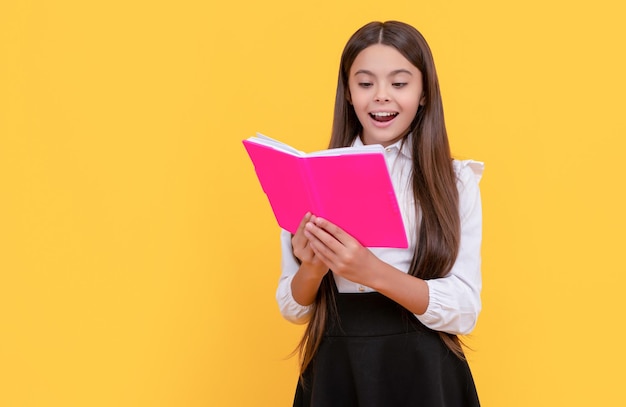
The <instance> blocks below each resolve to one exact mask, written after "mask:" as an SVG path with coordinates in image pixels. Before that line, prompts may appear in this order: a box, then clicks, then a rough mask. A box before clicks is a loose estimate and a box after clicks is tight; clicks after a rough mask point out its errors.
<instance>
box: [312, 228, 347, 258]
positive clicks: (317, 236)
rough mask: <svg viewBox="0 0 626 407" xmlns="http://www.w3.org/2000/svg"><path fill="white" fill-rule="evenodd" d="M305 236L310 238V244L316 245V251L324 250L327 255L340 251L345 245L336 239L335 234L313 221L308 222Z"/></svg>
mask: <svg viewBox="0 0 626 407" xmlns="http://www.w3.org/2000/svg"><path fill="white" fill-rule="evenodd" d="M305 236H306V237H307V239H309V244H310V245H311V246H312V247H314V248H315V250H316V251H318V252H319V251H322V252H324V254H325V256H326V257H329V256H331V255H332V254H335V253H338V252H339V251H340V250H341V249H342V247H343V245H342V244H341V242H339V241H338V240H337V239H335V237H334V236H333V235H331V234H330V233H328V232H327V231H326V230H324V229H322V228H320V227H319V226H317V225H316V224H315V223H313V222H309V223H307V225H306V227H305Z"/></svg>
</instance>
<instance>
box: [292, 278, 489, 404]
mask: <svg viewBox="0 0 626 407" xmlns="http://www.w3.org/2000/svg"><path fill="white" fill-rule="evenodd" d="M331 285H332V286H333V290H334V292H333V294H334V298H335V304H336V309H337V312H336V313H335V312H334V311H333V310H332V309H329V310H328V313H327V315H329V317H328V320H327V321H326V329H325V334H324V338H323V340H322V342H321V344H320V347H319V349H318V351H317V353H316V355H315V357H314V359H313V360H312V362H311V364H310V365H309V366H308V367H307V370H306V371H305V372H304V374H303V376H302V378H301V379H300V380H299V382H298V385H297V388H296V394H295V398H294V403H293V405H294V407H405V406H407V407H408V406H415V407H478V406H480V403H479V400H478V395H477V393H476V387H475V385H474V380H473V378H472V374H471V372H470V368H469V365H468V364H467V362H466V361H464V360H461V359H459V358H458V357H457V356H455V355H454V354H453V353H452V352H451V351H450V350H449V349H448V348H447V347H446V346H445V345H444V343H443V342H442V340H441V338H440V337H439V334H438V333H437V332H435V331H433V330H431V329H429V328H427V327H425V326H424V325H423V324H422V323H420V322H419V321H418V320H417V318H415V316H414V315H413V314H412V313H411V312H409V311H408V310H406V309H405V308H404V307H402V306H400V305H399V304H397V303H396V302H394V301H392V300H390V299H389V298H387V297H385V296H384V295H382V294H380V293H364V294H361V293H359V294H353V293H349V294H342V293H338V292H337V289H336V286H335V284H334V282H333V284H331ZM329 308H331V307H329Z"/></svg>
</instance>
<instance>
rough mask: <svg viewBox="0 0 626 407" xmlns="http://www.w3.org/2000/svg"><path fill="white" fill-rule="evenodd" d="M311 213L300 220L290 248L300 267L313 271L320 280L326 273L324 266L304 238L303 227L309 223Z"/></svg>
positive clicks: (326, 268) (326, 269) (307, 239)
mask: <svg viewBox="0 0 626 407" xmlns="http://www.w3.org/2000/svg"><path fill="white" fill-rule="evenodd" d="M312 216H313V215H311V213H307V214H306V215H304V217H303V218H302V221H301V222H300V225H299V226H298V230H296V234H295V235H293V237H292V238H291V246H292V248H293V254H294V256H296V257H297V258H298V260H300V263H301V265H304V266H305V268H307V269H308V270H311V271H313V272H314V273H315V274H316V275H318V276H319V277H320V278H321V277H323V276H324V275H325V274H326V273H327V272H328V267H327V266H326V264H325V263H324V262H323V261H322V260H320V258H319V257H317V256H316V254H315V252H314V251H313V249H312V248H311V246H310V241H309V238H307V237H306V236H305V230H304V229H305V226H306V224H307V223H308V222H310V220H311V217H312Z"/></svg>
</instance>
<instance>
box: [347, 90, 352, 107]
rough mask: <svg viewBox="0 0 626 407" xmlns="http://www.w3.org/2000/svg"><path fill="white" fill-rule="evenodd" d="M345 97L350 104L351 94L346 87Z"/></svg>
mask: <svg viewBox="0 0 626 407" xmlns="http://www.w3.org/2000/svg"><path fill="white" fill-rule="evenodd" d="M345 98H346V100H347V101H348V103H349V104H352V95H350V89H346V94H345Z"/></svg>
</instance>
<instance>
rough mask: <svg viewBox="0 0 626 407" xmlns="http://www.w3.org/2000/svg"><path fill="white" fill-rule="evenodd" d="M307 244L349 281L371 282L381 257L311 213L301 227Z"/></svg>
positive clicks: (341, 230)
mask: <svg viewBox="0 0 626 407" xmlns="http://www.w3.org/2000/svg"><path fill="white" fill-rule="evenodd" d="M304 236H305V237H306V238H307V239H308V241H309V243H308V246H307V247H308V248H309V249H310V250H311V251H312V252H313V253H314V255H315V258H316V259H318V260H321V261H322V262H323V263H324V264H325V265H326V266H327V267H328V268H330V269H331V270H332V271H333V272H334V273H335V274H337V275H339V276H341V277H344V278H346V279H348V280H350V281H352V282H355V283H358V284H363V285H366V286H369V287H372V286H373V281H374V280H375V279H376V278H377V277H378V271H379V270H380V267H378V266H379V264H378V263H379V262H380V260H379V259H378V258H377V257H376V256H374V254H373V253H372V252H371V251H370V250H369V249H367V248H366V247H363V246H362V245H361V244H360V243H359V242H358V241H357V240H356V239H355V238H353V237H352V236H350V235H349V234H348V233H346V232H345V231H344V230H343V229H341V228H340V227H338V226H337V225H335V224H333V223H331V222H329V221H327V220H326V219H322V218H318V217H316V216H311V217H310V220H309V221H308V222H307V223H306V225H305V227H304Z"/></svg>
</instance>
